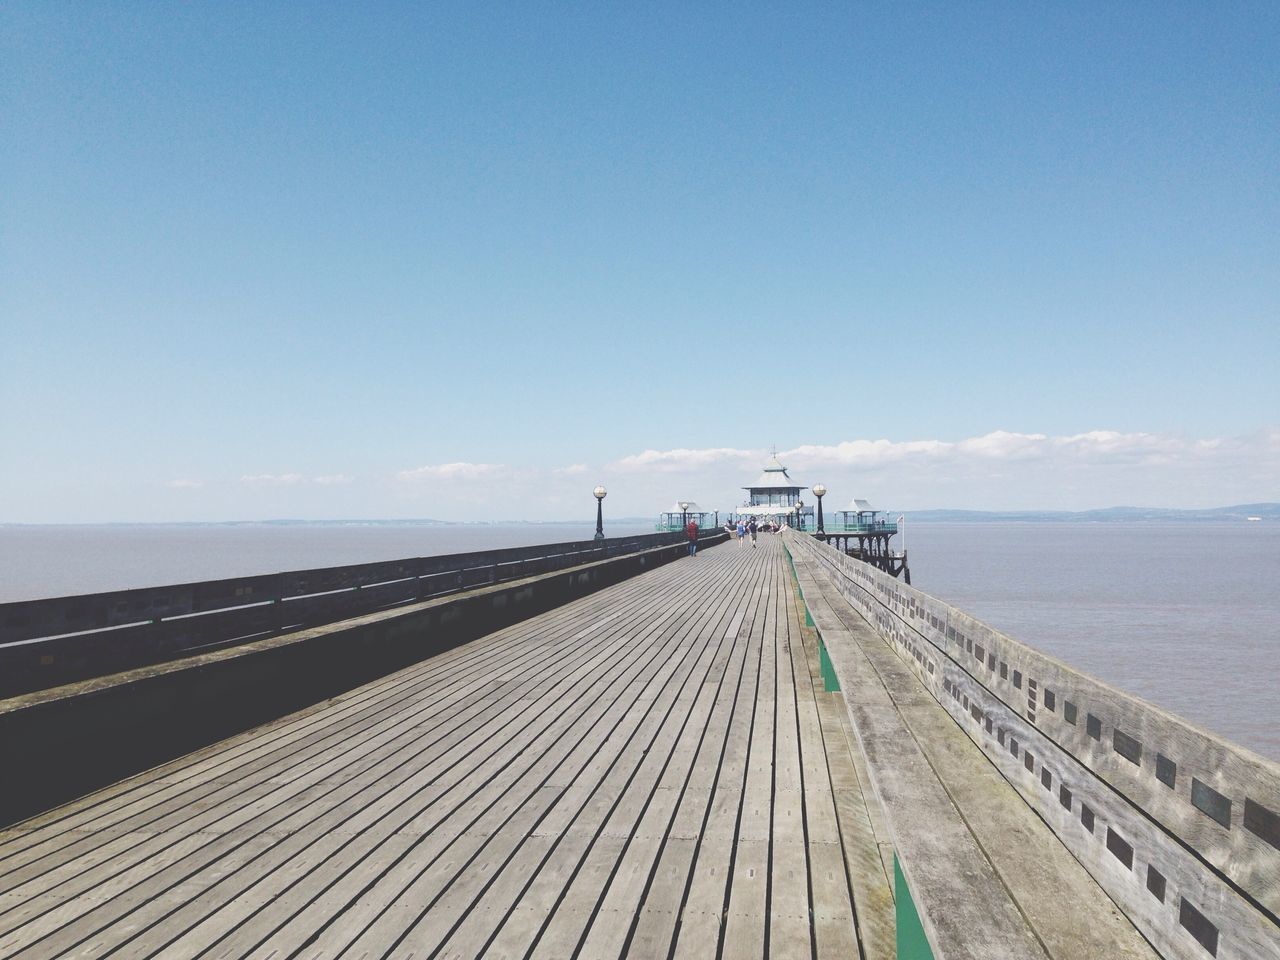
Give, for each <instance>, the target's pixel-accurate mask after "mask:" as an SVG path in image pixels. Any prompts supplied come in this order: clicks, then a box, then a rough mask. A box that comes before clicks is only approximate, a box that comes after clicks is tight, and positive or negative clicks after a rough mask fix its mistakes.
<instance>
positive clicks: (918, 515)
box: [905, 503, 1280, 523]
mask: <svg viewBox="0 0 1280 960" xmlns="http://www.w3.org/2000/svg"><path fill="white" fill-rule="evenodd" d="M905 512H906V515H907V519H908V520H917V521H922V522H925V523H994V522H1007V523H1134V522H1151V521H1156V522H1167V521H1183V522H1186V521H1197V522H1202V521H1215V522H1227V521H1232V522H1234V521H1240V522H1246V521H1248V520H1250V519H1252V518H1255V517H1257V518H1260V519H1262V520H1280V503H1244V504H1237V505H1236V506H1232V507H1211V508H1208V509H1204V510H1172V509H1166V508H1163V507H1105V508H1103V509H1100V510H908V511H905Z"/></svg>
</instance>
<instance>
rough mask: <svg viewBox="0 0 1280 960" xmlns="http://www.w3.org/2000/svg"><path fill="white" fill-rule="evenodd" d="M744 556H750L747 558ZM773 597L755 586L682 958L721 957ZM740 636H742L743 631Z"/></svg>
mask: <svg viewBox="0 0 1280 960" xmlns="http://www.w3.org/2000/svg"><path fill="white" fill-rule="evenodd" d="M737 550H738V553H737V554H736V555H735V556H736V557H737V562H738V563H744V562H745V563H746V564H748V569H750V566H749V565H750V564H751V562H752V558H754V562H755V563H756V564H758V563H760V562H761V560H760V558H758V557H755V555H754V554H753V553H747V552H746V549H745V548H741V547H739V548H737ZM744 557H745V558H747V559H746V560H745V561H744V559H743V558H744ZM768 599H769V596H768V585H767V583H766V582H765V581H764V580H763V579H762V580H761V581H760V582H759V584H758V586H757V587H756V589H755V593H754V597H753V608H752V616H751V617H750V618H749V619H748V620H747V621H744V624H743V628H744V631H745V637H744V638H743V639H745V642H746V655H745V658H744V664H745V666H744V670H743V675H742V679H741V681H740V689H741V695H740V697H739V699H738V702H737V704H736V705H735V709H734V713H733V718H732V719H731V721H730V725H729V733H728V737H727V740H726V745H725V750H724V753H723V755H722V757H721V760H720V768H719V770H718V771H717V776H716V780H715V782H714V784H713V789H712V791H711V795H710V798H709V809H708V811H707V813H706V814H705V816H704V820H703V821H702V825H701V830H700V833H699V834H698V836H697V843H696V848H695V852H694V858H693V861H692V863H693V865H692V869H691V871H690V874H689V877H688V878H687V879H686V881H685V893H684V907H683V908H682V909H681V912H680V918H679V921H678V927H677V930H676V936H675V945H674V947H675V949H674V955H675V956H677V957H690V958H705V957H713V956H716V955H717V951H718V949H719V944H720V938H721V934H722V932H723V930H724V918H725V906H724V905H725V898H726V895H727V892H728V888H729V877H730V873H731V861H732V859H733V852H734V841H735V838H736V835H737V824H738V816H739V813H740V811H741V808H742V798H743V785H744V783H745V781H746V776H747V761H748V753H749V747H750V743H751V732H752V729H753V727H754V724H755V714H756V708H757V705H758V696H759V693H760V663H761V658H762V657H763V655H764V634H765V631H764V618H765V608H766V605H767V602H768ZM739 636H740V637H742V631H740V633H739ZM691 825H692V824H691V823H690V826H691Z"/></svg>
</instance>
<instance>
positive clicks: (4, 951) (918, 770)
mask: <svg viewBox="0 0 1280 960" xmlns="http://www.w3.org/2000/svg"><path fill="white" fill-rule="evenodd" d="M802 542H803V544H804V549H800V544H801V543H802ZM789 546H790V547H791V549H790V550H789V549H788V547H789ZM812 550H830V548H827V547H823V546H820V545H817V544H815V543H814V542H813V541H811V540H808V538H801V537H798V536H797V535H795V534H793V533H788V534H787V535H786V537H785V538H784V537H774V536H762V537H761V538H760V541H759V546H758V547H757V548H751V547H749V546H738V545H735V544H733V543H727V544H723V545H720V546H717V547H715V548H713V549H704V550H701V551H699V553H698V555H697V557H695V558H688V559H681V560H679V561H677V562H674V563H668V564H666V565H665V566H661V567H658V568H656V569H649V570H647V571H646V572H642V573H639V574H638V575H636V576H634V577H631V578H630V579H627V580H625V581H623V582H621V583H616V584H614V585H612V586H608V587H605V588H604V589H602V590H599V591H598V592H595V593H592V594H591V595H589V596H585V597H580V598H578V599H575V600H572V601H570V602H568V603H565V604H564V605H562V606H559V607H556V608H555V609H552V610H550V611H548V612H544V613H540V614H538V615H536V616H533V617H531V618H529V619H525V620H523V621H521V622H518V623H515V624H514V625H511V626H508V627H505V628H502V629H498V630H495V631H493V632H490V633H487V634H485V635H483V636H481V637H479V638H478V639H474V640H472V641H470V642H467V643H464V644H462V645H459V646H456V647H454V648H452V649H448V650H446V651H444V652H441V653H438V654H436V655H435V656H432V657H430V658H429V659H425V660H422V661H421V662H419V663H416V664H413V665H412V666H409V667H407V668H404V669H400V670H398V671H397V672H394V673H391V674H389V675H387V676H385V677H382V678H380V679H377V680H375V681H373V682H369V683H366V684H364V685H361V686H358V687H356V688H355V689H352V690H349V691H348V692H344V693H342V694H341V695H338V696H336V697H333V698H332V699H328V700H326V701H324V702H322V703H319V704H317V705H315V706H312V707H309V708H307V709H304V710H302V711H300V712H297V713H293V714H291V715H289V716H285V717H283V718H281V719H279V720H277V721H275V722H271V723H268V724H266V725H263V726H259V727H256V728H254V729H252V730H249V731H247V732H244V733H242V734H239V735H237V736H234V737H232V738H230V739H227V740H224V741H221V742H219V743H216V744H214V745H212V746H208V747H206V748H204V749H200V750H198V751H196V752H194V753H191V754H188V755H186V756H183V757H181V758H178V759H174V760H172V761H170V762H167V763H164V764H162V765H160V766H158V767H155V768H154V769H150V770H148V771H146V772H144V773H141V774H138V775H136V776H133V777H131V778H129V779H126V780H123V781H121V782H119V783H116V784H113V785H111V786H108V787H105V788H104V789H101V790H99V791H97V792H96V793H92V794H90V795H88V796H85V797H83V798H81V799H78V800H75V801H73V802H71V803H67V804H65V805H62V806H59V807H57V808H55V809H51V810H48V811H45V812H43V813H41V814H40V815H38V816H36V817H34V818H32V819H29V820H26V821H25V822H22V823H20V824H17V825H15V826H13V827H11V828H9V829H8V830H5V831H2V832H0V956H2V957H5V958H22V960H34V958H62V957H109V956H114V957H127V958H131V960H132V958H144V957H163V958H188V957H209V958H233V957H235V958H239V957H255V958H261V960H283V958H321V957H324V958H330V957H347V958H352V960H361V958H384V957H385V958H390V957H398V958H406V960H408V958H413V960H422V958H430V957H453V958H464V957H480V956H485V957H521V958H524V957H546V958H556V960H559V958H567V957H589V958H606V957H608V958H614V957H623V956H628V957H645V958H648V957H654V958H667V957H689V958H711V957H715V958H727V960H738V958H749V957H760V958H765V957H773V958H810V957H815V958H857V957H863V958H868V960H882V958H883V960H887V958H891V957H894V956H895V955H899V954H896V952H895V951H898V950H899V948H900V947H901V945H902V944H903V942H904V940H903V938H904V935H905V936H907V937H908V940H907V941H906V942H907V944H908V947H910V940H909V937H910V935H911V934H910V931H907V930H905V929H898V925H899V924H901V923H903V922H904V918H906V922H908V923H913V924H915V925H916V926H920V924H921V921H923V928H922V929H921V930H920V936H921V938H922V940H921V943H923V944H924V946H923V949H924V950H926V951H927V950H928V949H929V944H932V945H933V950H934V953H935V954H936V956H938V957H942V956H947V957H974V958H979V957H981V958H995V960H999V958H1006V957H1010V958H1011V957H1040V958H1054V960H1059V958H1063V960H1065V958H1080V960H1085V958H1094V957H1104V956H1105V957H1117V958H1151V957H1156V956H1160V955H1166V956H1175V955H1176V956H1183V955H1184V954H1183V953H1182V952H1169V951H1167V950H1166V951H1157V950H1156V949H1154V948H1153V946H1152V944H1151V942H1149V938H1148V937H1147V936H1144V934H1143V933H1140V931H1139V928H1138V926H1137V925H1135V922H1134V920H1133V919H1131V917H1130V915H1129V914H1127V913H1126V912H1125V911H1122V910H1121V909H1119V908H1118V907H1117V903H1116V901H1115V899H1114V898H1113V895H1112V894H1111V893H1109V892H1108V891H1107V890H1104V889H1103V887H1102V886H1101V885H1100V884H1099V882H1098V881H1097V880H1096V879H1095V876H1094V875H1093V874H1091V872H1090V871H1089V870H1087V869H1086V867H1085V865H1083V863H1082V859H1083V858H1082V857H1081V856H1080V855H1079V854H1077V853H1073V851H1072V850H1071V849H1069V848H1068V846H1066V845H1064V843H1063V842H1062V841H1061V840H1060V839H1059V836H1058V834H1057V832H1056V831H1055V830H1054V829H1052V828H1051V825H1050V824H1049V823H1047V822H1046V820H1045V819H1044V818H1043V815H1038V812H1037V810H1036V809H1035V807H1034V806H1033V805H1031V804H1030V803H1028V801H1027V800H1026V799H1025V798H1024V797H1023V795H1022V794H1021V793H1020V792H1019V791H1018V790H1016V789H1013V788H1011V787H1010V784H1009V781H1008V780H1007V779H1006V778H1007V776H1008V774H1007V773H1004V772H1002V770H1001V769H999V768H998V767H997V766H996V765H995V764H993V762H992V761H991V760H990V759H989V758H988V757H987V756H986V755H985V754H984V753H983V751H982V749H980V747H979V745H977V744H976V743H975V742H974V739H973V735H972V734H968V735H967V733H968V732H967V731H966V730H965V729H963V728H962V727H961V726H960V725H959V724H958V723H957V721H956V720H955V719H954V718H953V716H952V715H951V714H949V713H948V710H947V708H946V707H944V705H943V704H942V703H940V702H939V700H938V699H937V698H935V697H934V696H933V695H931V693H930V689H929V684H928V682H927V678H928V677H929V676H930V675H931V674H932V672H933V671H932V670H929V671H924V669H923V667H922V666H921V664H922V662H923V661H922V660H921V659H920V658H913V657H912V656H911V655H910V653H908V654H907V655H906V656H904V655H902V652H901V651H899V650H895V648H894V646H892V645H890V644H888V643H886V642H885V640H884V639H883V638H882V637H881V635H880V633H878V632H877V630H876V629H874V627H873V623H874V621H868V620H867V619H865V618H864V617H863V616H862V615H861V614H859V613H858V611H857V608H856V607H855V605H853V604H850V603H848V602H846V601H844V600H843V599H841V597H840V595H839V593H838V591H836V590H834V589H832V588H831V581H830V579H829V578H827V579H824V577H825V576H826V574H825V573H824V571H823V569H822V564H821V563H819V562H817V560H815V558H814V556H811V555H810V552H811V551H812ZM830 552H831V553H832V554H835V553H836V552H835V551H834V550H830ZM842 562H843V561H842ZM815 623H816V629H815ZM819 631H821V634H822V640H821V642H820V639H819ZM828 658H829V659H828ZM824 661H825V664H824ZM831 664H834V668H832V667H831V666H830V665H831ZM922 675H923V678H924V679H922ZM837 678H838V681H837ZM834 682H838V683H839V684H841V685H843V686H844V687H845V689H844V691H837V690H828V689H827V687H828V686H832V685H834ZM939 682H941V681H939ZM951 688H952V684H951V681H950V680H948V681H947V686H946V689H947V691H948V692H949V691H950V690H951ZM846 695H847V696H848V697H849V700H848V701H847V702H846V699H845V697H846ZM958 699H959V697H958V695H957V700H958ZM966 700H967V698H966ZM975 703H976V700H975ZM986 729H987V730H988V731H991V730H992V726H991V724H990V723H988V724H987V727H986ZM1028 755H1029V754H1028ZM51 762H56V761H54V760H53V759H52V758H51ZM1028 769H1030V768H1028ZM1055 786H1056V784H1055ZM1046 795H1048V794H1046ZM1068 797H1069V794H1068ZM1054 802H1055V803H1056V802H1057V799H1056V798H1055V799H1054ZM1067 802H1068V803H1069V802H1070V801H1069V799H1068V801H1067ZM1068 809H1070V808H1068ZM1090 816H1092V814H1091V815H1090ZM1091 832H1092V824H1091ZM1109 843H1110V841H1108V844H1109ZM895 852H896V854H897V856H899V857H901V858H902V860H903V864H902V865H903V866H906V867H907V870H906V879H907V880H909V881H910V888H911V889H910V890H908V888H907V885H906V882H905V880H904V875H903V873H902V870H901V868H900V866H899V865H898V863H897V860H896V858H895ZM1130 856H1131V857H1132V851H1130ZM1153 862H1154V861H1153ZM1170 876H1171V877H1172V876H1174V875H1173V874H1170ZM1162 882H1163V881H1162ZM1171 882H1172V881H1171ZM1161 894H1162V896H1161V902H1162V903H1163V887H1162V888H1161ZM913 895H914V900H915V901H917V902H918V903H919V914H920V915H919V916H917V910H916V906H915V903H913V902H912V896H913ZM1146 896H1150V894H1146ZM1255 907H1256V904H1255ZM1206 909H1207V907H1206ZM1255 912H1257V911H1256V910H1255ZM1265 912H1266V907H1265V906H1264V907H1263V913H1264V914H1265ZM1144 922H1145V921H1144ZM1175 926H1176V925H1175ZM1184 926H1185V923H1184ZM1263 926H1264V936H1265V923H1264V925H1263ZM1217 933H1218V931H1217V930H1216V929H1215V940H1214V952H1213V953H1212V954H1211V953H1209V952H1207V951H1206V952H1205V954H1204V955H1215V956H1248V955H1250V954H1247V953H1244V954H1242V953H1239V952H1232V951H1231V950H1230V949H1228V950H1226V951H1224V952H1217V951H1218V940H1217V939H1216V938H1217ZM1222 933H1223V936H1222V944H1223V945H1224V946H1227V945H1229V944H1230V945H1233V946H1234V945H1238V944H1239V943H1241V942H1244V943H1245V945H1246V946H1248V945H1249V944H1250V943H1255V941H1253V940H1248V941H1241V940H1240V939H1239V938H1238V937H1235V931H1227V930H1224V931H1222ZM1249 936H1251V937H1252V936H1254V934H1252V933H1250V934H1249ZM1233 938H1234V939H1233ZM925 941H927V943H925ZM1186 943H1187V945H1188V949H1189V950H1191V949H1194V950H1201V949H1204V948H1203V947H1202V946H1201V944H1202V943H1203V941H1201V942H1200V943H1197V941H1196V940H1195V939H1194V938H1193V937H1192V936H1190V935H1187V936H1186ZM1256 944H1257V945H1260V946H1261V947H1262V948H1264V949H1270V945H1271V942H1267V941H1256ZM944 947H945V948H944ZM900 955H902V956H904V957H905V956H907V954H906V953H902V954H900ZM919 955H922V956H923V955H927V954H919ZM1185 955H1187V956H1192V955H1195V954H1193V953H1186V954H1185ZM1256 955H1257V956H1271V955H1272V954H1270V953H1257V954H1256Z"/></svg>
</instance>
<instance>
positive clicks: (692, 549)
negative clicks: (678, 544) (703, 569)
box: [684, 520, 698, 557]
mask: <svg viewBox="0 0 1280 960" xmlns="http://www.w3.org/2000/svg"><path fill="white" fill-rule="evenodd" d="M684 535H685V536H686V537H688V538H689V556H691V557H696V556H697V555H698V523H697V521H696V520H690V521H689V525H688V526H687V527H685V528H684Z"/></svg>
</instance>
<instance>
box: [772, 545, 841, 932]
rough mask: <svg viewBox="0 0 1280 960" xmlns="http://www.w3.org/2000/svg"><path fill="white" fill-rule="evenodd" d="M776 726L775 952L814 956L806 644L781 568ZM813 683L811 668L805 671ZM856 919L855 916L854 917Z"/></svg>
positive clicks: (788, 581) (777, 589)
mask: <svg viewBox="0 0 1280 960" xmlns="http://www.w3.org/2000/svg"><path fill="white" fill-rule="evenodd" d="M774 589H775V594H776V596H777V604H778V616H777V620H776V623H775V633H774V646H775V650H776V651H777V653H776V655H775V664H776V668H775V672H774V683H775V686H774V689H775V694H774V695H775V701H776V708H777V715H776V716H777V720H776V724H775V727H774V758H773V803H772V806H773V824H772V831H773V834H772V844H773V846H772V857H771V863H770V870H771V873H770V878H769V881H770V882H769V891H770V898H769V905H768V911H769V949H768V953H769V955H772V956H783V957H792V956H805V955H809V954H811V953H812V938H813V931H812V926H811V921H810V917H811V910H812V904H811V902H810V891H809V885H810V879H811V878H810V873H809V856H808V851H807V845H808V840H809V831H808V816H807V811H806V809H805V802H804V801H805V797H804V792H805V778H804V773H803V769H802V761H801V756H800V722H799V721H800V713H799V703H798V697H797V694H796V675H795V672H794V669H793V664H794V661H793V652H792V649H791V645H792V641H793V640H794V642H795V643H796V644H800V643H801V642H802V641H801V638H800V633H799V625H798V624H797V623H796V608H795V602H794V598H793V590H792V584H791V576H790V571H789V570H788V569H787V568H786V567H785V566H783V565H781V564H780V565H779V567H778V577H777V581H776V585H775V588H774ZM804 674H805V677H806V679H807V675H808V668H805V669H804ZM850 919H852V915H851V916H850Z"/></svg>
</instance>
